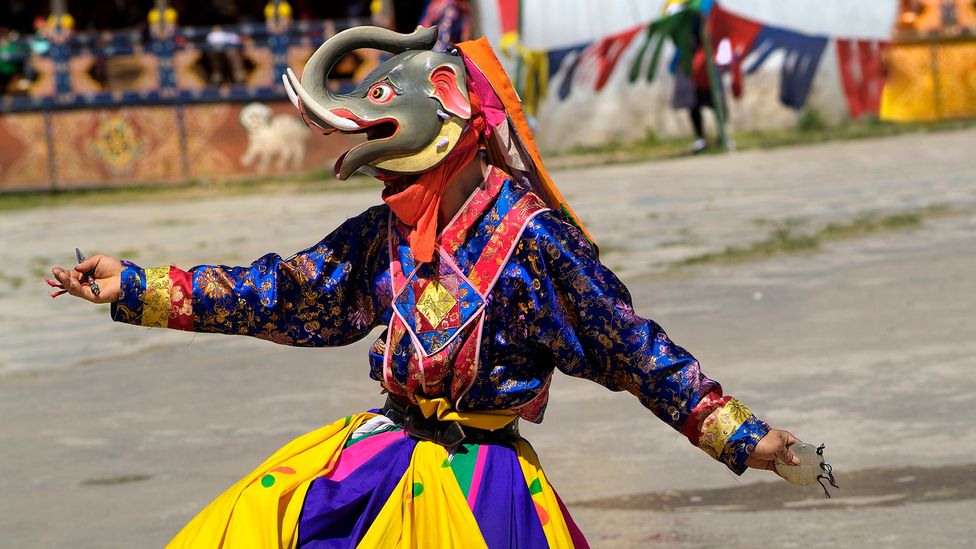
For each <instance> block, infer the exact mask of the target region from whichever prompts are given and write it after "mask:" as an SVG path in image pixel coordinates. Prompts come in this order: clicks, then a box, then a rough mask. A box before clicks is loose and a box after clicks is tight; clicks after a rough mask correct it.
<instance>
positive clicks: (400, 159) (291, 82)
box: [282, 27, 471, 179]
mask: <svg viewBox="0 0 976 549" xmlns="http://www.w3.org/2000/svg"><path fill="white" fill-rule="evenodd" d="M436 41H437V29H436V28H429V29H420V28H418V29H417V30H416V31H414V32H413V33H411V34H400V33H396V32H393V31H391V30H387V29H383V28H380V27H354V28H351V29H347V30H345V31H343V32H340V33H339V34H337V35H335V36H334V37H332V38H330V39H329V40H327V41H326V42H325V43H324V44H322V46H320V47H319V49H318V50H316V52H315V53H314V54H313V55H312V57H311V58H310V59H309V61H308V63H307V64H306V65H305V71H304V73H303V74H302V78H301V81H300V82H299V80H298V78H297V77H296V76H295V74H294V73H293V72H292V70H291V69H288V72H287V73H286V74H285V75H284V76H283V77H282V78H283V80H284V83H285V90H286V91H287V92H288V97H289V98H290V99H291V102H292V103H293V104H294V105H295V107H296V108H297V109H298V110H299V111H300V112H301V113H302V117H303V118H304V119H305V122H306V123H307V124H308V125H309V126H310V127H311V128H313V129H316V130H318V131H320V132H322V133H323V134H330V133H333V132H336V131H339V132H343V133H364V134H366V138H367V141H366V142H365V143H362V144H359V145H357V146H355V147H353V148H352V149H350V150H349V151H347V152H345V153H344V154H343V155H342V156H340V157H339V159H338V160H337V161H336V164H335V174H336V177H338V178H339V179H347V178H348V177H349V176H350V175H352V174H353V173H355V172H356V171H363V172H365V173H367V174H370V175H377V174H380V173H383V172H386V173H389V174H397V175H409V174H417V173H422V172H425V171H427V170H429V169H431V168H433V167H434V166H436V165H437V164H438V163H440V162H441V161H443V160H444V158H446V157H447V156H448V155H449V154H450V153H451V151H452V150H453V149H454V147H455V146H456V145H457V143H458V140H459V139H460V137H461V134H462V132H463V131H464V128H465V124H466V121H467V120H468V119H470V118H471V102H470V99H469V96H468V90H467V84H466V76H465V67H464V62H463V60H462V59H461V57H460V56H458V55H452V54H448V53H440V52H435V51H431V48H432V47H433V46H434V43H435V42H436ZM359 48H373V49H378V50H382V51H386V52H390V53H393V54H395V55H394V56H393V57H392V58H390V59H389V60H387V61H386V62H384V63H383V64H381V65H380V66H379V67H377V68H376V70H374V71H373V72H371V73H370V74H369V75H368V76H367V77H366V78H365V79H364V80H363V82H362V83H361V84H359V85H358V86H357V87H356V89H354V90H353V91H352V92H350V93H348V94H336V93H333V92H332V91H331V90H330V89H329V86H328V76H329V72H330V71H331V70H332V68H333V66H335V64H336V63H337V62H338V61H339V60H340V59H341V58H342V57H343V56H344V55H346V54H347V53H349V52H351V51H353V50H355V49H359Z"/></svg>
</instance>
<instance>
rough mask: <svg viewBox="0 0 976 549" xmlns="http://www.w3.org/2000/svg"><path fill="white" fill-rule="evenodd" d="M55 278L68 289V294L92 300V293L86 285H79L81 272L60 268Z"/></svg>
mask: <svg viewBox="0 0 976 549" xmlns="http://www.w3.org/2000/svg"><path fill="white" fill-rule="evenodd" d="M57 279H58V281H59V282H61V284H62V285H63V286H64V289H65V290H67V291H68V293H69V294H71V295H73V296H75V297H80V298H82V299H86V300H88V301H94V295H92V293H91V290H89V289H88V287H86V286H82V285H81V273H79V272H77V271H68V270H62V271H61V272H60V273H58V276H57Z"/></svg>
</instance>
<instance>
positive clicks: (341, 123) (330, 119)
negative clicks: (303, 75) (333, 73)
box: [285, 68, 361, 132]
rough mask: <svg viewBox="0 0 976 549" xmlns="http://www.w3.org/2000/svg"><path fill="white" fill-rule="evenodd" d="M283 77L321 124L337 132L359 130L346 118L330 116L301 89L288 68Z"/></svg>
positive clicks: (330, 113)
mask: <svg viewBox="0 0 976 549" xmlns="http://www.w3.org/2000/svg"><path fill="white" fill-rule="evenodd" d="M285 76H286V77H287V78H288V81H289V84H290V85H291V88H292V90H293V91H294V92H295V93H297V94H298V98H299V99H301V103H302V104H303V105H305V108H306V109H308V110H310V111H312V113H313V114H314V115H315V116H317V117H319V118H321V119H322V121H323V122H325V123H326V124H328V125H330V126H332V127H333V128H335V129H337V130H339V131H346V132H353V131H356V130H359V129H361V128H360V127H359V124H357V123H355V122H353V121H352V120H349V119H347V118H342V117H341V116H336V115H334V114H332V111H330V110H329V109H326V108H325V107H323V106H322V105H320V104H319V102H318V101H316V100H315V98H314V97H312V96H311V95H309V93H308V92H307V91H305V88H303V87H302V84H301V82H299V81H298V78H297V77H296V76H295V73H294V71H292V70H291V69H290V68H289V69H288V71H287V72H286V73H285Z"/></svg>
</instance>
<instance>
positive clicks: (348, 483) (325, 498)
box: [167, 413, 587, 549]
mask: <svg viewBox="0 0 976 549" xmlns="http://www.w3.org/2000/svg"><path fill="white" fill-rule="evenodd" d="M167 547H180V548H182V547H187V548H190V547H192V548H211V547H214V548H216V547H227V548H234V549H239V548H242V547H243V548H251V547H255V548H258V547H260V548H274V547H284V548H295V547H301V548H323V547H425V548H426V547H438V548H440V547H465V548H475V547H491V548H495V547H532V548H535V547H567V548H572V547H587V543H586V539H585V538H584V537H583V535H582V534H581V533H580V531H579V529H578V528H577V527H576V524H575V523H573V520H572V518H571V517H570V516H569V513H568V512H567V511H566V506H565V505H563V502H562V501H561V500H560V499H559V496H558V495H556V492H555V490H553V488H552V486H551V485H550V484H549V481H548V480H547V479H546V475H545V473H543V471H542V467H541V466H540V465H539V460H538V457H537V456H536V454H535V451H533V449H532V447H531V446H530V445H529V444H528V443H527V442H526V441H525V440H523V439H519V440H518V441H517V442H514V443H511V444H461V445H460V446H458V448H457V449H456V451H455V452H453V453H449V452H448V451H447V449H445V448H444V446H441V445H439V444H436V443H434V442H429V441H418V440H416V439H414V438H412V437H410V436H408V435H407V433H406V432H405V431H404V430H402V429H401V428H400V427H398V426H396V425H394V424H393V423H392V422H391V421H390V420H389V419H388V418H386V417H385V416H382V415H377V414H373V413H362V414H357V415H353V416H349V417H346V418H344V419H341V420H339V421H337V422H335V423H333V424H331V425H327V426H325V427H322V428H321V429H318V430H316V431H313V432H311V433H308V434H306V435H304V436H301V437H299V438H297V439H295V440H293V441H292V442H290V443H289V444H287V445H286V446H285V447H283V448H281V449H280V450H278V452H276V453H275V454H274V455H273V456H271V458H269V459H268V460H267V461H265V462H264V463H263V464H262V465H261V466H260V467H258V468H257V469H255V470H254V471H253V472H251V473H250V474H249V475H247V476H246V477H245V478H244V479H242V480H241V481H240V482H238V483H237V484H235V485H234V486H232V487H231V488H230V489H228V490H227V491H226V492H224V493H223V494H222V495H221V496H220V497H219V498H217V499H216V500H214V501H213V502H212V503H211V504H210V505H208V506H207V507H206V508H205V509H204V510H203V511H201V512H200V514H198V515H197V516H196V517H195V518H194V519H193V520H192V521H190V523H189V524H187V525H186V527H184V528H183V530H182V531H180V533H179V534H177V536H176V537H175V538H174V539H173V540H172V541H171V542H170V543H169V545H168V546H167Z"/></svg>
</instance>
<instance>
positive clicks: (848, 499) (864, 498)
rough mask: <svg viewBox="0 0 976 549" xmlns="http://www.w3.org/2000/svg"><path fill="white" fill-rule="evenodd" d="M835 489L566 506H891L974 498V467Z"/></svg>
mask: <svg viewBox="0 0 976 549" xmlns="http://www.w3.org/2000/svg"><path fill="white" fill-rule="evenodd" d="M834 473H835V477H836V479H837V485H838V486H840V489H839V490H836V489H832V490H831V493H832V494H833V495H834V497H833V498H832V499H824V498H823V497H821V496H822V492H821V490H820V488H819V487H817V486H816V485H814V486H810V487H807V488H805V489H798V488H797V487H795V486H792V485H790V484H786V483H784V482H762V483H758V484H744V485H741V486H735V487H732V488H717V489H709V490H684V491H667V492H650V493H646V494H630V495H625V496H618V497H613V498H601V499H593V500H588V501H578V502H575V503H571V504H570V506H574V505H575V506H579V507H592V508H596V509H623V510H632V509H644V510H648V511H665V512H667V511H692V510H696V509H708V510H711V511H730V512H743V511H746V512H748V511H776V510H788V509H801V508H830V509H843V508H864V507H892V506H899V505H905V504H908V503H935V502H952V501H963V500H970V499H976V464H973V463H971V464H965V465H947V466H944V467H901V468H895V469H864V470H860V471H855V472H852V473H847V474H843V473H838V472H837V471H836V470H835V471H834Z"/></svg>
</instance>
